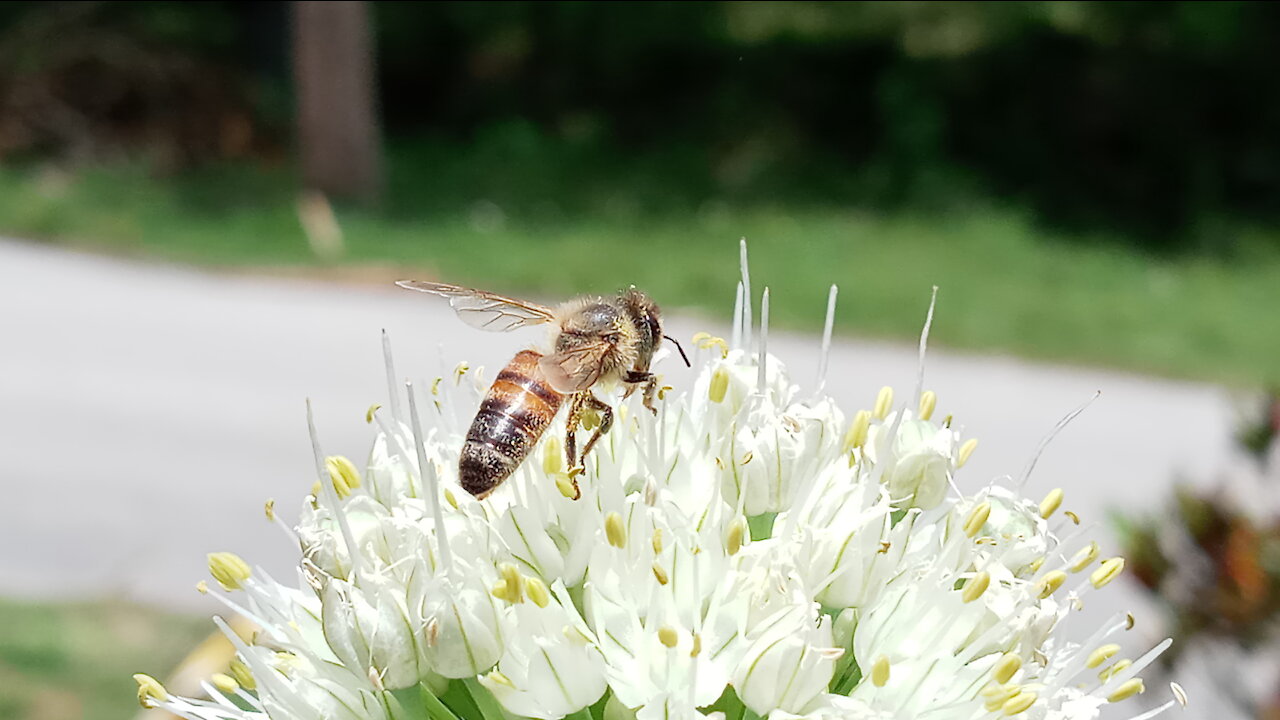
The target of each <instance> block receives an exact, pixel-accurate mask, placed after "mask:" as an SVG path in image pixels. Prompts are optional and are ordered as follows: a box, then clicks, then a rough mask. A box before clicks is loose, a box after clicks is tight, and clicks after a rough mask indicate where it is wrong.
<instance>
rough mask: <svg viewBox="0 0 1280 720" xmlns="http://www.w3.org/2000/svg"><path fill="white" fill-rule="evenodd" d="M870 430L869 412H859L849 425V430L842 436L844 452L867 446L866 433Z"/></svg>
mask: <svg viewBox="0 0 1280 720" xmlns="http://www.w3.org/2000/svg"><path fill="white" fill-rule="evenodd" d="M870 430H871V412H870V411H868V410H859V411H858V414H857V415H854V416H853V422H851V423H849V430H848V431H847V432H846V433H845V434H844V452H849V451H850V450H853V449H854V448H860V447H862V446H863V445H866V444H867V433H868V432H870Z"/></svg>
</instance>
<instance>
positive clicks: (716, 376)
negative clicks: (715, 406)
mask: <svg viewBox="0 0 1280 720" xmlns="http://www.w3.org/2000/svg"><path fill="white" fill-rule="evenodd" d="M727 392H729V371H728V370H725V369H724V368H722V367H718V368H716V370H715V372H713V373H711V382H710V384H708V385H707V397H708V398H709V399H710V400H711V402H713V403H722V402H724V396H725V393H727Z"/></svg>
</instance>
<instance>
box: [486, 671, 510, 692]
mask: <svg viewBox="0 0 1280 720" xmlns="http://www.w3.org/2000/svg"><path fill="white" fill-rule="evenodd" d="M485 677H487V678H489V679H490V680H492V681H493V682H495V683H497V684H499V685H505V686H507V687H509V688H515V686H516V684H515V683H513V682H511V678H509V677H507V676H506V675H503V674H502V673H501V672H499V671H497V670H490V671H489V674H488V675H486V676H485Z"/></svg>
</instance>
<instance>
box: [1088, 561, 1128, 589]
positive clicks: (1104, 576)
mask: <svg viewBox="0 0 1280 720" xmlns="http://www.w3.org/2000/svg"><path fill="white" fill-rule="evenodd" d="M1123 570H1124V558H1122V557H1113V558H1111V559H1110V560H1103V561H1102V564H1101V565H1099V566H1098V569H1097V570H1094V571H1093V574H1092V575H1090V576H1089V582H1091V583H1093V586H1094V587H1096V588H1100V587H1102V586H1104V585H1106V584H1107V583H1109V582H1111V581H1112V580H1115V579H1116V576H1118V575H1119V574H1120V573H1121V572H1122V571H1123Z"/></svg>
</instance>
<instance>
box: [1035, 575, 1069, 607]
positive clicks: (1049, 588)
mask: <svg viewBox="0 0 1280 720" xmlns="http://www.w3.org/2000/svg"><path fill="white" fill-rule="evenodd" d="M1066 580H1067V574H1066V573H1064V572H1062V571H1061V570H1054V571H1052V572H1047V573H1045V575H1044V577H1042V578H1040V582H1038V583H1036V592H1037V594H1038V595H1039V596H1040V599H1041V600H1043V599H1045V598H1047V597H1049V596H1050V595H1052V594H1054V593H1055V592H1057V591H1058V588H1060V587H1062V583H1064V582H1066Z"/></svg>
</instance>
